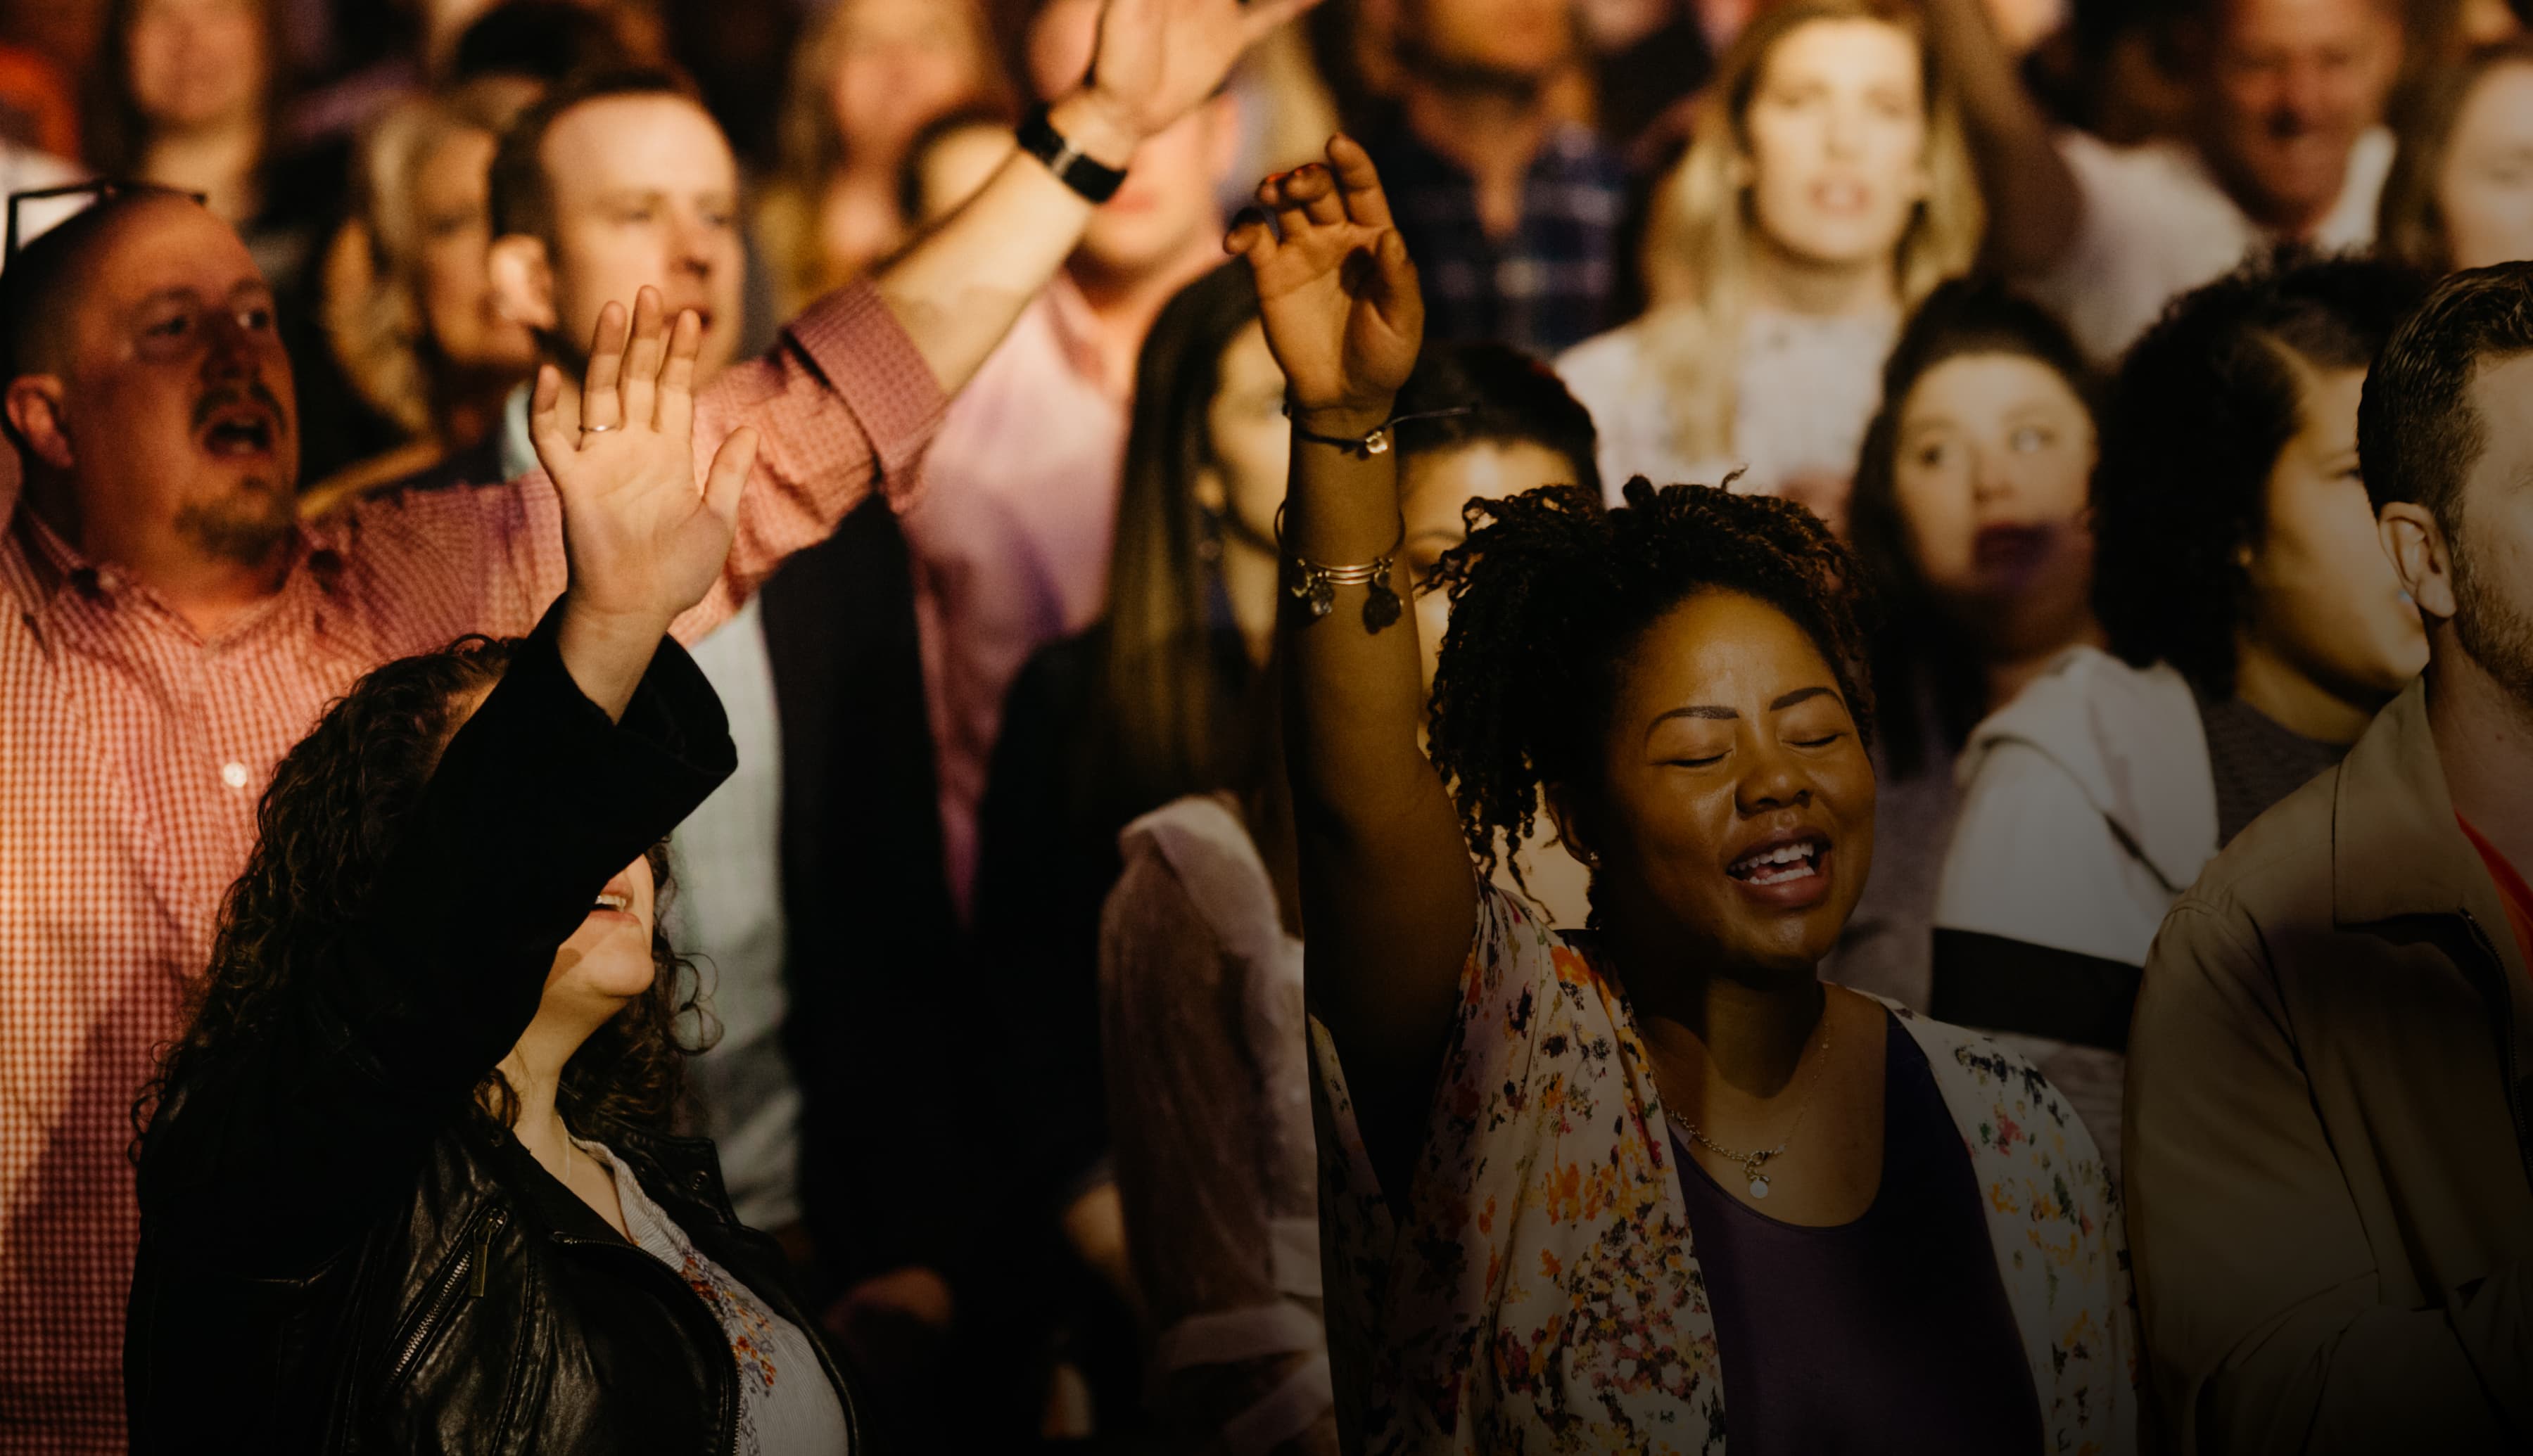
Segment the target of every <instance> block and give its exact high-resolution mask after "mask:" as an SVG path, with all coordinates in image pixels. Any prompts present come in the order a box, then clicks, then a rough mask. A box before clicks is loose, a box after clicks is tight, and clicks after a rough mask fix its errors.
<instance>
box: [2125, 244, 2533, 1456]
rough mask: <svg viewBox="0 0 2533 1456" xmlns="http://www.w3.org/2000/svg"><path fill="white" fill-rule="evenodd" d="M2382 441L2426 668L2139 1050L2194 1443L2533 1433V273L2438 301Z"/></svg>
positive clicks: (2238, 856)
mask: <svg viewBox="0 0 2533 1456" xmlns="http://www.w3.org/2000/svg"><path fill="white" fill-rule="evenodd" d="M2358 449H2359V453H2360V455H2361V457H2362V460H2363V468H2364V471H2365V477H2366V486H2367V491H2368V494H2369V495H2371V496H2372V497H2373V499H2374V502H2375V506H2376V510H2377V522H2378V527H2379V531H2380V534H2381V537H2382V540H2383V543H2384V548H2385V550H2386V553H2388V554H2389V555H2390V556H2391V558H2392V563H2393V567H2394V569H2395V570H2396V571H2397V572H2398V574H2399V576H2400V578H2401V581H2402V584H2403V586H2404V587H2405V588H2406V589H2407V591H2408V592H2409V594H2410V596H2411V597H2412V598H2413V599H2414V600H2416V602H2417V603H2418V606H2419V610H2420V611H2421V612H2422V613H2424V614H2425V616H2426V618H2427V623H2428V648H2429V662H2428V669H2427V671H2426V673H2425V675H2424V676H2423V677H2422V678H2421V679H2420V680H2419V682H2418V683H2416V684H2414V685H2413V686H2411V687H2410V688H2409V690H2407V691H2406V692H2404V693H2402V694H2401V696H2400V697H2398V698H2396V699H2394V700H2393V702H2392V703H2391V705H2390V706H2388V707H2386V709H2384V711H2383V712H2382V713H2381V714H2380V715H2378V716H2377V718H2376V719H2375V722H2374V724H2373V726H2372V727H2371V728H2368V729H2367V731H2366V735H2365V736H2364V737H2363V738H2361V739H2359V740H2358V742H2357V745H2356V746H2355V747H2354V748H2351V749H2350V750H2349V752H2348V756H2347V757H2346V758H2345V759H2344V760H2343V761H2342V762H2341V763H2340V765H2339V766H2338V767H2337V768H2335V769H2333V770H2331V771H2329V772H2327V773H2326V774H2324V775H2323V776H2322V777H2321V778H2319V779H2316V780H2315V781H2313V782H2312V783H2311V784H2309V785H2307V786H2304V787H2303V788H2301V789H2299V790H2297V791H2296V792H2295V793H2294V794H2292V795H2290V796H2289V797H2287V798H2286V799H2284V800H2283V801H2281V802H2280V803H2279V804H2278V805H2277V807H2275V808H2273V809H2271V810H2270V811H2269V812H2268V814H2266V815H2264V816H2262V817H2261V818H2260V819H2258V820H2256V821H2255V822H2254V823H2253V824H2252V826H2251V827H2250V828H2249V829H2247V830H2245V831H2244V832H2243V834H2242V835H2241V836H2240V837H2239V838H2237V839H2236V840H2235V842H2234V843H2233V844H2232V845H2231V846H2230V847H2228V848H2227V849H2226V850H2225V852H2224V853H2223V854H2221V855H2219V856H2218V857H2217V859H2216V860H2215V862H2214V863H2212V864H2210V865H2209V867H2208V870H2207V872H2206V873H2205V874H2203V875H2202V876H2201V877H2200V879H2199V882H2198V884H2197V885H2196V886H2195V887H2194V888H2193V889H2192V890H2191V892H2190V893H2189V895H2187V896H2186V897H2184V898H2183V899H2182V900H2181V902H2180V903H2177V904H2176V905H2175V906H2174V907H2173V910H2172V913H2171V915H2170V917H2169V918H2167V919H2166V920H2165V921H2164V924H2163V929H2162V932H2161V933H2160V934H2159V935H2158V936H2157V937H2156V939H2155V944H2154V950H2153V952H2152V953H2151V954H2150V956H2149V958H2148V961H2147V965H2146V972H2145V980H2144V987H2143V990H2142V991H2141V993H2140V996H2139V1000H2138V1008H2137V1019H2136V1022H2135V1025H2134V1027H2133V1029H2132V1031H2131V1033H2130V1037H2129V1082H2128V1114H2127V1147H2128V1151H2127V1165H2128V1194H2129V1242H2130V1248H2131V1251H2132V1253H2133V1256H2134V1258H2135V1262H2136V1272H2137V1290H2138V1302H2139V1308H2140V1310H2141V1312H2142V1314H2143V1316H2144V1320H2145V1336H2146V1348H2147V1350H2148V1352H2149V1356H2150V1360H2151V1362H2152V1369H2151V1376H2152V1379H2153V1383H2154V1389H2155V1395H2156V1400H2155V1401H2154V1402H2152V1403H2151V1404H2152V1405H2154V1406H2156V1407H2158V1408H2159V1410H2160V1412H2161V1419H2162V1420H2163V1421H2164V1423H2165V1425H2166V1427H2167V1428H2168V1434H2169V1435H2170V1436H2171V1437H2172V1440H2173V1445H2174V1448H2175V1449H2176V1450H2178V1451H2181V1452H2183V1453H2190V1452H2196V1451H2211V1452H2212V1451H2228V1452H2231V1451H2290V1450H2292V1451H2303V1452H2340V1451H2345V1452H2374V1451H2396V1450H2397V1451H2408V1450H2421V1451H2428V1450H2433V1451H2454V1452H2460V1451H2501V1450H2507V1451H2520V1450H2523V1449H2525V1448H2526V1447H2527V1446H2528V1445H2533V1342H2528V1340H2527V1338H2526V1331H2527V1329H2528V1328H2533V983H2528V982H2527V980H2526V971H2527V967H2528V965H2533V890H2528V889H2527V888H2526V884H2525V879H2526V875H2527V874H2528V872H2533V487H2528V485H2527V482H2528V481H2533V263H2520V262H2519V263H2507V264H2504V265H2502V266H2499V267H2493V268H2484V269H2480V270H2477V271H2474V272H2468V273H2462V274H2458V275H2456V276H2455V277H2453V278H2451V279H2449V280H2447V281H2446V282H2445V284H2444V286H2442V287H2441V288H2439V289H2438V290H2437V292H2436V293H2435V294H2433V295H2431V296H2430V298H2429V300H2428V302H2427V303H2426V305H2425V306H2423V307H2422V308H2421V309H2420V311H2419V312H2418V313H2417V314H2416V315H2414V316H2413V317H2412V318H2411V319H2410V320H2409V321H2408V322H2406V323H2405V324H2403V325H2402V327H2401V329H2400V330H2399V331H2398V332H2397V333H2395V334H2394V335H2393V336H2392V338H2391V340H2390V341H2389V342H2388V343H2387V344H2386V346H2385V348H2384V351H2383V353H2382V354H2381V355H2380V356H2379V357H2378V359H2377V361H2376V364H2375V368H2374V372H2373V373H2372V374H2371V375H2370V376H2369V378H2368V379H2367V381H2366V389H2365V396H2364V401H2363V403H2362V405H2361V406H2360V409H2359V415H2358Z"/></svg>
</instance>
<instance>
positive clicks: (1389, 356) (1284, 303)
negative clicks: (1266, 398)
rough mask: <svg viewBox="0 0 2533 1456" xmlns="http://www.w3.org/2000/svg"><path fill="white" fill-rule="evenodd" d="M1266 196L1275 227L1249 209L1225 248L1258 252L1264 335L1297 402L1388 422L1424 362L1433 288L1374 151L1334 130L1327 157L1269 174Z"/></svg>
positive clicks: (1262, 194)
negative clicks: (1394, 214)
mask: <svg viewBox="0 0 2533 1456" xmlns="http://www.w3.org/2000/svg"><path fill="white" fill-rule="evenodd" d="M1258 201H1259V204H1261V205H1262V206H1264V207H1266V208H1267V209H1269V210H1271V211H1272V212H1273V213H1274V215H1275V229H1273V230H1270V229H1269V228H1268V227H1267V221H1266V219H1265V218H1264V217H1261V216H1257V215H1254V214H1253V215H1249V216H1246V217H1244V218H1243V220H1242V221H1241V222H1240V224H1239V225H1238V226H1236V227H1234V228H1233V229H1232V230H1231V236H1230V238H1229V240H1228V241H1227V243H1226V245H1225V246H1227V247H1228V248H1230V250H1231V251H1232V252H1234V253H1238V254H1241V255H1244V256H1245V257H1247V258H1248V260H1249V266H1250V270H1251V272H1252V273H1253V274H1254V276H1255V277H1256V278H1257V280H1258V304H1259V311H1260V312H1261V313H1262V314H1263V315H1264V316H1265V318H1266V322H1267V345H1268V346H1269V347H1270V348H1272V349H1273V350H1274V352H1275V362H1276V363H1278V364H1280V365H1282V366H1283V368H1284V379H1285V384H1286V387H1287V388H1288V389H1289V391H1290V393H1291V396H1292V401H1293V406H1294V408H1295V409H1296V410H1309V411H1313V412H1327V413H1333V414H1350V415H1359V416H1366V417H1369V419H1370V421H1371V423H1372V424H1379V423H1380V421H1381V420H1382V419H1384V418H1386V417H1387V415H1388V412H1389V401H1390V397H1391V396H1392V395H1394V394H1396V393H1397V392H1398V386H1399V385H1400V384H1403V383H1405V382H1406V380H1407V375H1408V372H1409V371H1410V370H1412V369H1414V368H1415V367H1416V351H1417V348H1418V347H1419V345H1420V344H1421V342H1422V341H1423V337H1424V332H1425V296H1424V294H1423V293H1422V292H1421V291H1420V290H1419V289H1418V288H1417V284H1416V266H1415V264H1414V263H1412V262H1409V261H1408V258H1407V244H1406V243H1405V242H1404V241H1402V240H1401V239H1400V238H1399V236H1398V229H1397V227H1396V226H1395V225H1393V224H1392V223H1391V221H1390V217H1389V200H1388V199H1387V198H1385V197H1384V196H1383V195H1382V191H1381V177H1380V174H1379V173H1377V172H1375V171H1374V170H1373V166H1372V158H1371V157H1370V156H1369V155H1367V154H1366V153H1365V151H1364V149H1363V148H1362V147H1361V146H1356V145H1355V143H1354V142H1353V141H1352V140H1351V139H1349V138H1346V137H1335V138H1331V139H1330V140H1329V142H1328V160H1327V164H1326V165H1325V166H1323V165H1322V164H1320V163H1318V162H1313V163H1311V164H1310V165H1308V166H1305V167H1302V168H1299V169H1297V170H1295V171H1292V172H1287V173H1284V174H1283V175H1281V176H1276V177H1269V178H1267V180H1266V181H1265V182H1263V183H1260V184H1259V187H1258ZM1277 231H1280V232H1281V233H1282V236H1281V237H1280V238H1279V237H1277V236H1276V232H1277ZM1367 428H1368V427H1367Z"/></svg>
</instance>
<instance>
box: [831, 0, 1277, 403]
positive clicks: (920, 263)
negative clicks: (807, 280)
mask: <svg viewBox="0 0 2533 1456" xmlns="http://www.w3.org/2000/svg"><path fill="white" fill-rule="evenodd" d="M1318 3H1319V0H1247V3H1244V0H1108V3H1107V6H1106V7H1105V8H1104V9H1103V10H1102V11H1101V13H1100V17H1099V41H1098V48H1097V50H1096V51H1094V52H1093V54H1092V58H1091V62H1090V74H1089V75H1088V76H1087V77H1085V78H1084V79H1083V82H1082V85H1081V86H1079V87H1075V88H1074V89H1073V90H1072V91H1071V92H1070V93H1069V94H1067V95H1065V96H1063V97H1062V98H1060V99H1058V100H1057V101H1056V102H1055V103H1054V108H1053V113H1052V115H1050V117H1049V118H1048V120H1049V122H1050V123H1051V124H1052V125H1053V126H1054V128H1055V130H1056V132H1057V134H1058V135H1060V136H1062V137H1065V138H1067V139H1068V140H1070V141H1071V142H1072V143H1073V144H1074V145H1075V146H1078V147H1080V148H1081V149H1082V151H1083V152H1084V153H1085V154H1086V155H1088V156H1089V157H1090V159H1091V160H1092V161H1095V162H1099V163H1102V164H1104V165H1106V166H1110V167H1115V168H1118V169H1120V170H1123V169H1124V168H1125V167H1126V165H1127V163H1128V162H1129V161H1130V160H1131V159H1132V158H1133V156H1134V153H1135V148H1136V147H1137V146H1141V145H1142V144H1143V142H1144V141H1145V139H1146V138H1149V137H1151V136H1154V135H1156V134H1158V133H1160V132H1161V131H1163V130H1165V129H1167V128H1168V127H1169V125H1170V124H1171V123H1172V122H1175V121H1177V120H1178V119H1179V118H1180V117H1181V116H1184V115H1186V114H1187V113H1188V112H1189V111H1190V110H1192V109H1193V108H1195V107H1196V106H1197V105H1198V104H1199V103H1200V102H1202V101H1204V100H1205V99H1206V98H1207V97H1208V96H1210V95H1212V94H1213V92H1214V90H1215V89H1216V88H1217V87H1220V86H1221V85H1222V81H1223V78H1224V77H1225V76H1228V75H1229V74H1230V73H1231V68H1232V65H1233V63H1235V62H1237V61H1238V60H1239V59H1240V57H1241V54H1242V53H1243V52H1244V51H1246V50H1247V49H1248V48H1249V47H1250V45H1251V44H1252V43H1253V42H1255V41H1257V40H1258V39H1259V38H1260V37H1262V36H1264V35H1265V34H1266V33H1267V31H1269V30H1272V29H1275V28H1276V27H1277V26H1280V25H1282V24H1284V23H1285V22H1286V21H1289V20H1291V19H1293V18H1294V17H1296V16H1298V15H1300V14H1302V13H1303V12H1304V11H1306V10H1309V9H1310V8H1311V7H1312V6H1313V5H1316V4H1318ZM1090 211H1091V205H1090V203H1088V202H1085V201H1084V200H1083V198H1082V197H1081V195H1080V194H1078V193H1076V192H1074V191H1073V189H1071V188H1070V187H1067V186H1066V185H1065V184H1064V183H1062V182H1061V181H1059V180H1057V178H1056V176H1055V174H1054V173H1053V172H1051V171H1049V170H1048V169H1047V167H1046V165H1045V164H1044V163H1042V162H1040V161H1039V160H1038V159H1037V158H1035V157H1033V156H1031V155H1029V154H1027V153H1025V152H1015V153H1013V155H1012V156H1011V158H1010V159H1009V160H1007V161H1005V162H1004V163H1003V165H1002V166H1001V168H999V169H998V170H997V171H996V172H995V173H994V175H993V176H992V177H991V178H990V179H988V180H987V182H986V183H985V186H984V187H983V188H982V189H981V190H980V191H978V193H977V194H976V195H975V196H974V197H973V198H971V199H969V201H968V203H967V204H966V205H964V206H962V207H960V208H959V209H958V210H957V211H954V212H952V213H951V214H950V215H949V216H947V217H945V218H943V219H942V220H941V221H940V222H939V223H938V224H937V225H935V226H934V227H933V228H932V230H931V231H930V232H929V233H927V234H926V235H925V236H924V237H923V239H922V240H921V241H920V242H917V243H916V244H915V245H914V246H913V248H911V249H909V250H907V251H906V252H905V253H903V254H901V255H899V256H898V258H897V259H896V260H895V261H893V262H889V263H887V264H886V265H885V266H883V267H881V268H880V269H879V270H878V271H877V273H876V274H874V276H873V282H874V284H875V285H876V287H877V289H878V291H879V296H880V297H881V298H882V299H883V300H885V301H886V302H887V304H888V307H889V311H890V312H891V313H893V314H895V315H896V316H897V320H898V322H899V323H900V324H901V325H903V326H904V327H905V329H906V331H907V333H908V334H909V335H910V336H911V337H912V338H913V340H914V346H915V348H916V349H917V350H918V351H919V352H920V353H921V354H922V355H923V358H924V362H925V363H927V364H929V365H931V366H932V376H933V378H934V379H938V380H940V381H941V387H942V388H943V389H944V390H947V391H950V392H953V393H955V392H957V390H958V389H959V387H960V386H961V385H962V384H965V383H966V382H967V381H968V379H969V378H970V377H971V376H972V375H974V374H975V372H976V370H977V367H978V366H980V365H982V364H983V363H984V362H985V356H986V355H988V354H990V353H992V352H993V349H994V345H995V344H997V343H998V342H1000V341H1001V339H1002V336H1003V334H1004V333H1005V332H1006V331H1007V330H1009V329H1010V327H1011V326H1012V322H1013V320H1017V319H1018V318H1019V317H1020V314H1021V310H1022V309H1023V308H1025V307H1027V306H1028V304H1029V301H1030V300H1031V299H1032V298H1034V297H1036V296H1037V292H1038V290H1039V289H1041V288H1043V287H1045V286H1046V284H1047V281H1048V280H1049V279H1051V278H1053V277H1054V276H1055V270H1056V268H1057V267H1059V266H1061V265H1062V263H1063V262H1064V260H1065V258H1066V257H1067V256H1068V255H1070V254H1071V253H1072V252H1073V248H1074V245H1075V244H1076V243H1079V242H1080V241H1081V240H1082V230H1083V229H1084V228H1085V227H1086V226H1088V225H1089V224H1090Z"/></svg>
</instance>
